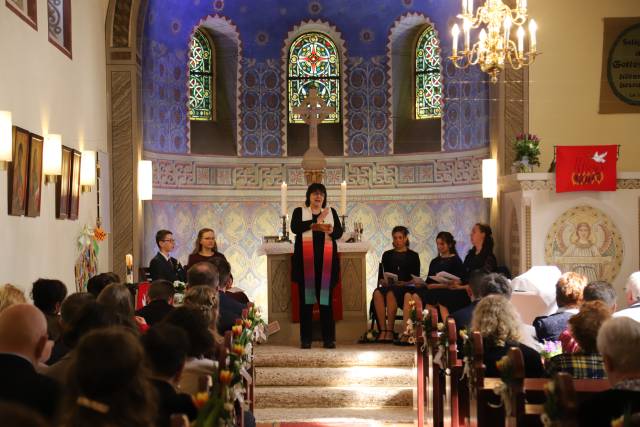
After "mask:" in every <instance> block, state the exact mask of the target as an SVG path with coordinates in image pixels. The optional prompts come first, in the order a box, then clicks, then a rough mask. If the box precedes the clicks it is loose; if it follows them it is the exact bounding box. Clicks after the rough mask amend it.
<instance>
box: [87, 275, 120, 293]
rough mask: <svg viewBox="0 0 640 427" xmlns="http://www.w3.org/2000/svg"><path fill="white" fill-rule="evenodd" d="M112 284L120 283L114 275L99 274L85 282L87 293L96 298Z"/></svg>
mask: <svg viewBox="0 0 640 427" xmlns="http://www.w3.org/2000/svg"><path fill="white" fill-rule="evenodd" d="M112 283H120V277H119V276H118V275H117V274H116V273H111V272H109V273H100V274H98V275H95V276H93V277H92V278H90V279H89V280H88V281H87V292H89V293H90V294H93V296H94V297H96V298H98V295H100V292H102V290H103V289H104V288H106V287H107V286H109V285H110V284H112Z"/></svg>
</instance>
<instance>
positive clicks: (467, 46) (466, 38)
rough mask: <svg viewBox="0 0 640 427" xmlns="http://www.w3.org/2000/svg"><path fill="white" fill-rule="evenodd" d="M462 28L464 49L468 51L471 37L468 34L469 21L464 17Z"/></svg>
mask: <svg viewBox="0 0 640 427" xmlns="http://www.w3.org/2000/svg"><path fill="white" fill-rule="evenodd" d="M462 29H463V30H464V50H465V52H468V51H469V44H470V43H469V41H470V39H471V35H470V34H469V33H470V32H471V21H469V20H468V19H465V20H464V24H463V25H462Z"/></svg>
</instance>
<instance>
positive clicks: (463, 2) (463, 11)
mask: <svg viewBox="0 0 640 427" xmlns="http://www.w3.org/2000/svg"><path fill="white" fill-rule="evenodd" d="M465 13H467V0H462V14H463V15H464V14H465Z"/></svg>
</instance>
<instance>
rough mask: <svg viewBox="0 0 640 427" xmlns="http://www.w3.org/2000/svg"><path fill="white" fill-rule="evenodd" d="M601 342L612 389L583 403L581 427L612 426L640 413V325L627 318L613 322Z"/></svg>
mask: <svg viewBox="0 0 640 427" xmlns="http://www.w3.org/2000/svg"><path fill="white" fill-rule="evenodd" d="M597 342H598V351H599V352H600V354H601V355H602V359H603V360H604V369H605V371H606V372H607V378H608V380H609V383H610V384H611V387H612V388H611V389H610V390H607V391H604V392H601V393H597V394H596V395H595V396H593V398H591V399H588V400H586V401H584V402H582V403H581V404H580V406H579V408H578V421H579V425H581V426H610V425H611V421H612V420H613V419H616V418H618V417H620V416H621V415H623V414H625V412H627V411H628V412H629V413H632V414H633V413H637V412H640V357H638V349H640V323H638V322H636V321H634V320H632V319H630V318H627V317H619V318H613V319H609V320H607V321H606V322H605V323H604V324H603V325H602V327H601V328H600V331H599V332H598V341H597Z"/></svg>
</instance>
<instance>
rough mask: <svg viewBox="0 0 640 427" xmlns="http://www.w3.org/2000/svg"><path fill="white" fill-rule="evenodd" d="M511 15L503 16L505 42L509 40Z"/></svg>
mask: <svg viewBox="0 0 640 427" xmlns="http://www.w3.org/2000/svg"><path fill="white" fill-rule="evenodd" d="M511 23H512V21H511V16H510V15H507V17H506V18H504V42H505V44H506V43H507V42H508V41H509V36H510V33H511Z"/></svg>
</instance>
